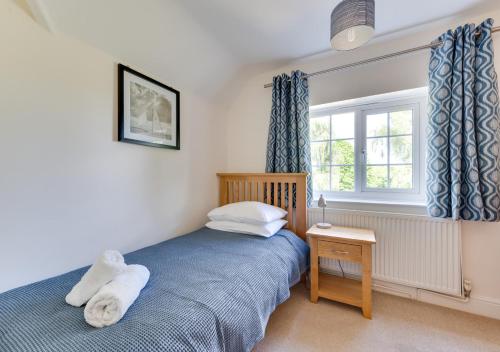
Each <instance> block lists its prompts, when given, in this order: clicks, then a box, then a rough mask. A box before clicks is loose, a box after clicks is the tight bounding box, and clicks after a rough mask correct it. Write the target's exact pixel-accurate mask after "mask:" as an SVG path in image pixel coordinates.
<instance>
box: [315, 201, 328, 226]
mask: <svg viewBox="0 0 500 352" xmlns="http://www.w3.org/2000/svg"><path fill="white" fill-rule="evenodd" d="M318 207H320V208H323V222H319V223H317V224H316V227H318V228H320V229H329V228H330V227H332V225H331V224H329V223H327V222H325V208H326V200H325V198H323V195H322V194H321V195H320V196H319V200H318Z"/></svg>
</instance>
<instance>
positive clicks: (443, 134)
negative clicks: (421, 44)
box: [427, 19, 500, 221]
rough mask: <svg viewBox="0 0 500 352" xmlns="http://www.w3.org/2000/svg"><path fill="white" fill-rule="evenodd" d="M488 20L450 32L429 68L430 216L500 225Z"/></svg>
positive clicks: (494, 84)
mask: <svg viewBox="0 0 500 352" xmlns="http://www.w3.org/2000/svg"><path fill="white" fill-rule="evenodd" d="M492 26H493V20H491V19H489V20H487V21H485V22H483V23H482V24H481V25H479V26H475V25H473V24H468V25H465V26H463V27H458V28H457V29H456V30H455V31H448V32H447V33H445V34H443V35H442V36H441V37H440V38H439V39H440V40H441V41H442V43H443V44H442V45H441V46H438V47H436V48H434V49H432V53H431V59H430V66H429V100H430V116H429V134H428V158H427V202H428V204H427V207H428V212H429V215H431V216H434V217H451V218H453V219H464V220H476V221H499V220H500V184H499V183H500V162H499V147H500V143H499V137H500V135H499V133H500V130H499V126H500V124H499V122H500V121H499V103H498V86H497V76H496V73H495V68H494V54H493V42H492V38H491V28H492Z"/></svg>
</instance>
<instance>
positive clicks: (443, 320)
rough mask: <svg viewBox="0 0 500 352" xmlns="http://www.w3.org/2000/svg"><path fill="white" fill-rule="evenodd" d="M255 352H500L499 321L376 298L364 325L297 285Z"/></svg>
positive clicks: (355, 314)
mask: <svg viewBox="0 0 500 352" xmlns="http://www.w3.org/2000/svg"><path fill="white" fill-rule="evenodd" d="M254 351H255V352H263V351H272V352H285V351H286V352H292V351H339V352H341V351H349V352H356V351H384V352H391V351H404V352H407V351H408V352H409V351H418V352H422V351H467V352H476V351H500V321H499V320H493V319H488V318H482V317H479V316H475V315H471V314H467V313H462V312H458V311H455V310H451V309H447V308H441V307H438V306H434V305H430V304H425V303H421V302H416V301H412V300H409V299H405V298H400V297H395V296H391V295H386V294H381V293H374V297H373V320H367V319H364V318H363V317H362V315H361V312H360V310H359V309H356V308H351V307H349V306H346V305H343V304H340V303H335V302H330V301H327V300H324V299H320V300H319V303H318V304H312V303H310V302H309V299H308V291H306V289H305V288H304V287H303V285H297V286H295V287H294V288H293V290H292V297H291V298H290V299H289V300H288V301H286V302H285V303H283V304H282V305H281V306H279V307H278V309H277V310H276V311H275V312H274V313H273V315H272V316H271V319H270V321H269V324H268V326H267V331H266V337H265V338H264V340H262V341H261V342H260V343H259V344H258V345H257V346H256V347H255V350H254Z"/></svg>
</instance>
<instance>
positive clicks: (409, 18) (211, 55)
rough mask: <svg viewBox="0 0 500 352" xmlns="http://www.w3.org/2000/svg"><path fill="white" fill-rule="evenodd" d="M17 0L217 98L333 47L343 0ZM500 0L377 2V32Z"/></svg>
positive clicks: (126, 59) (149, 69) (56, 24)
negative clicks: (237, 83) (248, 73)
mask: <svg viewBox="0 0 500 352" xmlns="http://www.w3.org/2000/svg"><path fill="white" fill-rule="evenodd" d="M14 1H17V2H18V3H26V2H27V3H38V4H39V5H40V4H42V5H43V6H41V8H42V9H43V10H44V12H45V13H46V14H47V15H48V16H49V17H50V24H51V25H52V27H53V28H55V31H58V32H63V33H65V34H68V35H71V36H74V37H77V38H79V39H80V40H82V41H85V42H87V43H89V44H91V45H93V46H96V47H98V48H100V49H102V50H103V51H105V52H108V53H110V54H111V55H113V56H114V57H116V58H117V59H118V60H120V61H122V62H123V63H125V64H129V65H131V66H135V67H137V68H139V69H141V70H145V71H146V72H145V73H151V74H160V75H161V78H163V79H166V80H168V83H169V84H172V85H174V86H178V87H180V88H182V87H189V88H190V89H192V90H194V91H196V92H198V93H200V94H203V95H207V96H209V97H210V96H214V95H215V94H217V92H218V91H220V90H221V89H223V88H224V87H225V85H226V84H227V82H228V81H230V80H231V78H234V76H235V75H236V74H237V73H238V72H239V71H241V70H243V69H244V68H248V67H266V68H270V67H275V66H276V65H280V64H283V63H284V62H287V61H290V60H293V59H296V58H299V57H303V56H306V55H310V54H314V53H317V52H321V51H325V50H330V49H329V17H330V12H331V10H332V8H333V7H334V6H335V5H336V4H337V3H338V2H339V1H340V0H309V1H305V0H252V1H247V0H140V1H139V0H84V1H82V0H14ZM498 1H499V0H439V1H436V0H418V1H413V0H376V35H377V36H382V35H384V34H386V33H389V32H394V31H397V30H401V29H405V28H409V27H412V26H416V25H420V24H423V23H426V22H429V21H433V20H436V19H439V18H442V17H448V16H452V15H454V14H458V13H463V12H464V11H471V10H473V9H477V8H481V7H492V6H497V7H498V6H499V5H498ZM39 8H40V6H39Z"/></svg>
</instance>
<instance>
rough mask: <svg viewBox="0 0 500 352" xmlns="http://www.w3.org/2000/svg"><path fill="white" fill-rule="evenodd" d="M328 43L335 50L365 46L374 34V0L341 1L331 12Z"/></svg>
mask: <svg viewBox="0 0 500 352" xmlns="http://www.w3.org/2000/svg"><path fill="white" fill-rule="evenodd" d="M330 30H331V31H330V42H331V44H332V47H333V48H334V49H336V50H351V49H355V48H357V47H360V46H361V45H363V44H365V43H366V42H367V41H369V40H370V39H371V37H372V36H373V33H374V32H375V0H343V1H342V2H341V3H340V4H338V5H337V6H336V7H335V9H333V11H332V15H331V23H330Z"/></svg>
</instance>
